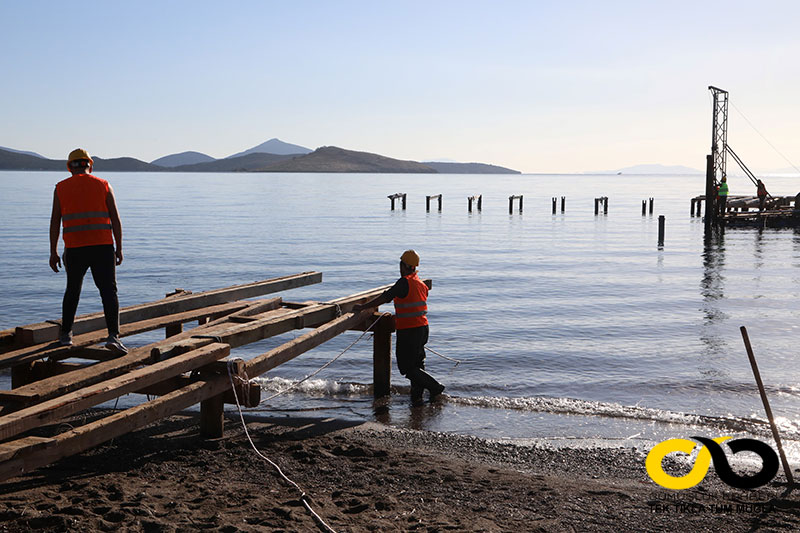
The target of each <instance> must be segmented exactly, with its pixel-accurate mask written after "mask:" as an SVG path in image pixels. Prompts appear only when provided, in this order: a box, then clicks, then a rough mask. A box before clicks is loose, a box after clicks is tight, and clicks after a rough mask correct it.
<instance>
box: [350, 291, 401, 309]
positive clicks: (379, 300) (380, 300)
mask: <svg viewBox="0 0 800 533" xmlns="http://www.w3.org/2000/svg"><path fill="white" fill-rule="evenodd" d="M391 301H392V297H391V296H388V295H387V294H386V293H385V292H384V293H381V294H380V295H378V296H376V297H375V298H373V299H372V300H370V301H368V302H366V303H363V304H356V305H354V306H353V311H354V312H355V313H358V312H359V311H363V310H364V309H371V308H373V307H378V306H379V305H383V304H387V303H389V302H391Z"/></svg>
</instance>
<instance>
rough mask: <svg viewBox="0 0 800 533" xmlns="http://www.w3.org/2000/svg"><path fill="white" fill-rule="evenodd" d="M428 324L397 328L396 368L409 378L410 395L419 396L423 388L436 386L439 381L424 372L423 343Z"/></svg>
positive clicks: (430, 388)
mask: <svg viewBox="0 0 800 533" xmlns="http://www.w3.org/2000/svg"><path fill="white" fill-rule="evenodd" d="M427 342H428V326H420V327H418V328H407V329H398V330H397V350H396V352H397V368H398V369H399V370H400V373H401V374H403V375H404V376H405V377H407V378H408V379H409V380H411V397H412V398H419V397H421V396H422V393H423V392H424V391H425V389H428V390H429V391H430V390H434V389H436V388H438V387H439V386H440V385H439V382H438V381H436V380H435V379H434V378H433V376H431V375H430V374H428V373H427V372H425V344H427Z"/></svg>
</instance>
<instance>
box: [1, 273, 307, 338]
mask: <svg viewBox="0 0 800 533" xmlns="http://www.w3.org/2000/svg"><path fill="white" fill-rule="evenodd" d="M321 281H322V273H320V272H303V273H300V274H294V275H291V276H282V277H278V278H272V279H268V280H263V281H256V282H254V283H247V284H244V285H233V286H231V287H225V288H222V289H215V290H212V291H206V292H199V293H193V294H192V293H181V294H178V295H176V296H170V297H167V298H164V299H162V300H157V301H155V302H149V303H145V304H140V305H134V306H130V307H125V308H123V309H121V310H120V314H119V319H120V324H129V323H132V322H141V321H143V320H150V319H153V318H157V317H160V316H164V315H172V314H176V313H181V312H185V311H191V310H194V309H199V308H202V307H208V306H212V305H219V304H223V303H228V302H233V301H236V300H243V299H245V298H254V297H256V296H262V295H264V294H269V293H274V292H280V291H285V290H288V289H293V288H296V287H302V286H305V285H311V284H314V283H319V282H321ZM105 326H106V325H105V318H104V316H103V313H92V314H90V315H84V316H81V317H78V318H77V319H76V320H75V325H74V326H73V331H74V333H75V334H76V335H80V334H82V333H88V332H91V331H97V330H100V329H103V328H105ZM58 331H59V326H58V325H57V324H53V323H51V322H40V323H38V324H30V325H27V326H22V327H19V328H17V329H16V336H17V338H18V341H19V342H22V343H24V345H27V346H30V345H34V344H41V343H43V342H49V341H54V340H56V339H58Z"/></svg>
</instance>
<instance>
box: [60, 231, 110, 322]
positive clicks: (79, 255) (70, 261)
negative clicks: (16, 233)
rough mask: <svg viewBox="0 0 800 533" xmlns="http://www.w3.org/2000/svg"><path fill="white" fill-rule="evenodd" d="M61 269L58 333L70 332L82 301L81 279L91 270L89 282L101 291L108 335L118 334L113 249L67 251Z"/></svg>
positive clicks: (107, 245)
mask: <svg viewBox="0 0 800 533" xmlns="http://www.w3.org/2000/svg"><path fill="white" fill-rule="evenodd" d="M64 269H65V270H66V271H67V290H66V291H65V292H64V303H63V306H62V314H61V317H62V319H61V331H62V332H67V331H72V325H73V323H74V322H75V313H76V312H77V311H78V301H79V300H80V298H81V286H82V285H83V277H84V276H85V275H86V271H87V270H89V269H91V270H92V279H94V284H95V285H96V286H97V288H98V289H99V290H100V298H102V300H103V313H104V314H105V317H106V327H107V328H108V334H109V335H119V300H118V299H117V277H116V257H115V256H114V246H113V245H111V244H101V245H98V246H81V247H79V248H67V249H66V250H65V251H64Z"/></svg>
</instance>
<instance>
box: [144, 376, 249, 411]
mask: <svg viewBox="0 0 800 533" xmlns="http://www.w3.org/2000/svg"><path fill="white" fill-rule="evenodd" d="M214 377H216V376H214ZM196 381H198V380H197V379H196V378H193V377H189V376H185V375H184V376H175V377H172V378H168V379H165V380H164V381H161V382H159V383H156V384H155V385H150V386H147V387H144V388H143V389H139V390H136V391H134V392H135V393H136V394H145V395H148V396H164V395H167V394H170V393H172V392H175V391H176V390H178V389H180V388H183V387H186V386H188V385H191V384H192V383H194V382H196ZM222 398H223V400H224V401H225V403H226V404H229V405H235V404H236V400H237V398H238V400H239V403H240V404H241V405H243V406H244V407H258V404H259V403H260V402H261V385H259V384H258V383H256V382H254V381H251V382H250V383H248V385H247V387H245V386H244V385H243V384H242V383H239V382H237V383H236V396H234V395H233V391H232V390H231V389H228V390H226V391H225V392H223V393H222Z"/></svg>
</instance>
